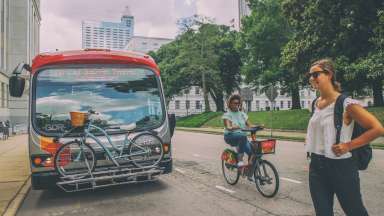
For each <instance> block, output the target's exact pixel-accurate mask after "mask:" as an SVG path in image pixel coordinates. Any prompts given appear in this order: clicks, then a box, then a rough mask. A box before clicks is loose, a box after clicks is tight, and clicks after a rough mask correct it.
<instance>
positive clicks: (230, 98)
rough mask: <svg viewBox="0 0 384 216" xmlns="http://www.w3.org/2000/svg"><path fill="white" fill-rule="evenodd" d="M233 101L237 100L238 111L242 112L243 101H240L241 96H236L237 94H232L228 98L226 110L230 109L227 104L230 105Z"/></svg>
mask: <svg viewBox="0 0 384 216" xmlns="http://www.w3.org/2000/svg"><path fill="white" fill-rule="evenodd" d="M233 100H238V101H239V102H240V105H239V111H242V110H243V99H242V98H241V96H240V95H238V94H233V95H231V96H230V97H229V98H228V100H227V107H228V109H230V108H229V104H230V103H231V102H232V101H233Z"/></svg>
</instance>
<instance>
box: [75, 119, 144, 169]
mask: <svg viewBox="0 0 384 216" xmlns="http://www.w3.org/2000/svg"><path fill="white" fill-rule="evenodd" d="M92 128H93V129H96V130H97V131H100V132H101V133H103V135H104V136H105V137H106V138H107V140H108V143H109V144H110V145H111V146H112V148H113V149H114V151H116V152H118V153H119V156H118V157H115V156H113V154H112V152H111V151H109V150H108V148H107V147H106V146H105V145H104V144H103V143H102V142H101V140H100V139H99V138H97V137H96V136H95V135H93V134H92V133H91V132H89V131H90V130H91V129H92ZM128 136H129V133H127V134H126V135H125V139H124V142H123V145H122V147H121V149H119V148H118V147H117V146H116V145H115V144H113V142H112V141H111V138H110V136H109V135H108V134H107V132H106V131H105V130H104V129H102V128H100V127H97V126H95V125H93V124H92V120H90V122H89V123H88V126H87V127H86V128H85V129H84V136H83V137H82V138H83V140H81V143H82V144H85V140H86V139H87V138H91V139H93V140H94V141H95V142H96V143H97V145H99V146H100V147H101V148H102V149H103V150H104V151H105V153H106V154H107V156H108V157H109V158H110V159H111V160H112V162H113V163H114V164H115V166H117V167H119V166H120V164H119V163H118V162H117V160H116V159H118V158H123V157H127V156H134V155H139V154H132V155H124V156H123V150H124V148H125V147H126V146H127V145H134V143H132V142H131V140H130V139H129V138H128ZM136 147H137V148H140V149H141V150H143V151H147V150H146V149H144V148H142V147H140V146H136Z"/></svg>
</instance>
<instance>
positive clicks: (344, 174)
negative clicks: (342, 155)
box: [309, 154, 368, 216]
mask: <svg viewBox="0 0 384 216" xmlns="http://www.w3.org/2000/svg"><path fill="white" fill-rule="evenodd" d="M309 188H310V191H311V197H312V201H313V205H314V207H315V211H316V215H317V216H333V199H334V195H335V194H336V196H337V199H338V200H339V202H340V205H341V207H342V208H343V210H344V212H345V214H346V215H347V216H355V215H356V216H366V215H368V212H367V210H366V209H365V207H364V204H363V201H362V197H361V193H360V179H359V171H358V169H357V166H356V164H355V162H354V161H353V159H352V158H346V159H330V158H326V157H324V156H322V155H317V154H311V164H310V168H309Z"/></svg>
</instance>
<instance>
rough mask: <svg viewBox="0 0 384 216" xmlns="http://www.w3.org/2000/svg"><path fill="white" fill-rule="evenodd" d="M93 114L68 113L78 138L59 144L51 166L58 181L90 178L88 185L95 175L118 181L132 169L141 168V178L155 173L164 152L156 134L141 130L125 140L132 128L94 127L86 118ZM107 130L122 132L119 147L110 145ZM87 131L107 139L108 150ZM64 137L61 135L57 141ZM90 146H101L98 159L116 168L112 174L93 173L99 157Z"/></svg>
mask: <svg viewBox="0 0 384 216" xmlns="http://www.w3.org/2000/svg"><path fill="white" fill-rule="evenodd" d="M96 114H98V113H96V112H95V111H92V110H90V111H88V112H87V113H86V112H71V124H72V127H73V129H76V128H77V129H79V128H80V130H81V131H82V132H81V134H80V136H79V138H77V139H75V140H73V141H69V142H67V143H65V144H63V145H62V146H61V147H60V148H59V149H58V150H57V152H56V154H55V158H54V167H55V169H56V171H57V172H58V173H59V174H60V176H61V178H62V179H64V180H66V181H67V182H70V183H79V182H80V183H82V182H86V181H85V180H84V178H90V180H89V182H91V183H92V184H95V180H97V179H96V177H95V176H102V175H101V174H103V175H104V176H102V177H100V179H101V180H105V179H106V178H107V177H105V176H106V175H107V176H108V178H112V177H113V176H114V175H116V176H117V177H119V178H126V177H132V175H133V173H134V172H135V170H136V171H137V170H140V171H143V170H144V169H145V171H146V172H142V174H143V175H147V174H148V175H149V174H155V173H157V172H159V170H156V169H153V168H156V165H158V164H159V162H160V161H161V160H162V158H163V154H164V150H163V142H162V140H161V139H160V138H159V137H158V136H157V135H155V134H154V133H151V132H149V131H144V132H140V133H138V134H137V135H135V136H134V137H133V138H129V135H130V134H131V133H132V132H133V131H134V130H135V128H134V127H129V126H126V127H123V126H120V127H107V128H104V129H102V128H100V127H98V126H96V125H94V124H93V120H90V119H89V118H88V117H89V116H90V115H96ZM107 129H114V130H119V131H120V132H124V133H125V139H124V141H123V143H122V145H120V146H119V145H117V144H115V143H114V142H112V140H111V137H110V136H109V135H108V133H107V131H106V130H107ZM91 130H92V131H93V130H95V131H98V132H100V134H102V136H103V137H105V138H106V139H107V143H109V144H110V147H107V146H106V145H105V144H103V142H102V141H101V140H100V138H98V136H96V135H95V134H94V132H91ZM70 132H71V131H70ZM70 132H68V133H70ZM68 133H67V134H68ZM98 135H99V134H98ZM64 136H65V134H64V135H62V136H61V137H60V138H62V137H64ZM60 138H56V141H57V142H58V140H59V139H60ZM89 140H92V142H89ZM90 143H92V146H94V145H96V146H99V147H101V153H102V154H101V155H102V158H103V159H104V160H105V159H109V160H110V161H112V163H113V165H114V166H115V168H116V169H114V170H112V171H111V170H109V171H105V170H104V171H100V172H97V171H95V168H96V164H97V156H98V157H99V155H100V154H96V151H95V149H94V147H92V146H91V145H90ZM99 149H100V148H99ZM97 153H100V152H97ZM99 158H100V157H99ZM119 160H124V162H128V163H132V164H133V165H134V167H135V168H129V169H128V168H126V167H125V166H122V165H121V163H120V162H119ZM146 168H148V169H146ZM94 171H95V172H94ZM111 176H112V177H111ZM116 176H115V177H116ZM115 179H116V178H115ZM115 179H114V180H115ZM114 180H113V181H114ZM59 184H64V183H60V182H59V183H58V185H59ZM59 186H60V185H59Z"/></svg>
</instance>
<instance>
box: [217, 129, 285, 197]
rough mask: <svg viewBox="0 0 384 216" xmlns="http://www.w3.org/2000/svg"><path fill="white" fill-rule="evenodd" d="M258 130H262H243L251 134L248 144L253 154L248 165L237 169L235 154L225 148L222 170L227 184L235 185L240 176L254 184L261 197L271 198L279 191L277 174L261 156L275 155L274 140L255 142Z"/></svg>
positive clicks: (273, 167)
mask: <svg viewBox="0 0 384 216" xmlns="http://www.w3.org/2000/svg"><path fill="white" fill-rule="evenodd" d="M260 130H263V127H261V126H257V127H252V128H247V129H243V131H245V132H251V139H250V143H251V147H252V151H253V153H252V155H251V156H250V158H249V160H248V161H249V162H248V165H247V166H242V167H238V166H237V163H238V157H237V152H236V151H235V150H233V149H230V148H226V149H225V150H224V151H223V153H222V154H221V161H222V170H223V175H224V178H225V180H226V181H227V183H228V184H230V185H235V184H236V183H237V182H238V180H239V177H240V175H242V176H243V177H248V179H249V180H251V181H254V182H255V184H256V188H257V190H258V191H259V192H260V193H261V195H263V196H264V197H268V198H271V197H274V196H275V195H276V194H277V192H278V190H279V174H278V172H277V170H276V168H275V166H274V165H273V164H272V163H271V162H269V161H267V160H265V159H263V155H264V154H274V153H275V147H276V140H275V139H267V140H256V132H257V131H260Z"/></svg>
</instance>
